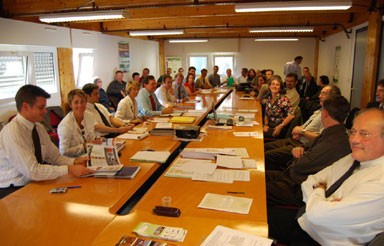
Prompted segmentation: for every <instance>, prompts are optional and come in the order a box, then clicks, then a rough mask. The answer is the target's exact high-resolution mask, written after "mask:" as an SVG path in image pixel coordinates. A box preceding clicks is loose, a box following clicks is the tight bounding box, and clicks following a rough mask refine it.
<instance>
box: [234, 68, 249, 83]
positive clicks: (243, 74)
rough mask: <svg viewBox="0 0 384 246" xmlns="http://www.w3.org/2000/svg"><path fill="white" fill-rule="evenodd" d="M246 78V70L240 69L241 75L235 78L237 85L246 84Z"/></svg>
mask: <svg viewBox="0 0 384 246" xmlns="http://www.w3.org/2000/svg"><path fill="white" fill-rule="evenodd" d="M247 78H248V68H245V67H244V68H242V69H241V75H240V76H239V77H238V78H237V84H241V83H247Z"/></svg>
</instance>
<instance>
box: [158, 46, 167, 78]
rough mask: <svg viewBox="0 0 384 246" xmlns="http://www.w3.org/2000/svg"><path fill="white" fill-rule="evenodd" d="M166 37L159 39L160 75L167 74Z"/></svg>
mask: <svg viewBox="0 0 384 246" xmlns="http://www.w3.org/2000/svg"><path fill="white" fill-rule="evenodd" d="M164 42H165V41H164V39H160V40H159V66H160V76H161V75H163V74H165V69H166V68H165V47H164Z"/></svg>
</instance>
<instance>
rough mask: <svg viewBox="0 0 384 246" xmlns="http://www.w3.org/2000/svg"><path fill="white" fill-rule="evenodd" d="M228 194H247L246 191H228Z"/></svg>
mask: <svg viewBox="0 0 384 246" xmlns="http://www.w3.org/2000/svg"><path fill="white" fill-rule="evenodd" d="M227 193H228V194H245V192H244V191H227Z"/></svg>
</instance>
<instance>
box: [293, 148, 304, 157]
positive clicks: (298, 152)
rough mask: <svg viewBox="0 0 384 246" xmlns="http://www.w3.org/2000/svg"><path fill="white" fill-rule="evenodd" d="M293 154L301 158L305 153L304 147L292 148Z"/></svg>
mask: <svg viewBox="0 0 384 246" xmlns="http://www.w3.org/2000/svg"><path fill="white" fill-rule="evenodd" d="M292 155H293V157H295V158H300V157H302V156H303V155H304V148H303V147H296V148H293V149H292Z"/></svg>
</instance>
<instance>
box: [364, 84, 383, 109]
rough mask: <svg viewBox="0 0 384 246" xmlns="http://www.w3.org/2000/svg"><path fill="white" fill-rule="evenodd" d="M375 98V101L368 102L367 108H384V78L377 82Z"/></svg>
mask: <svg viewBox="0 0 384 246" xmlns="http://www.w3.org/2000/svg"><path fill="white" fill-rule="evenodd" d="M376 98H377V101H376V102H370V103H368V104H367V108H378V109H381V110H384V79H382V80H379V82H377V89H376Z"/></svg>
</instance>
